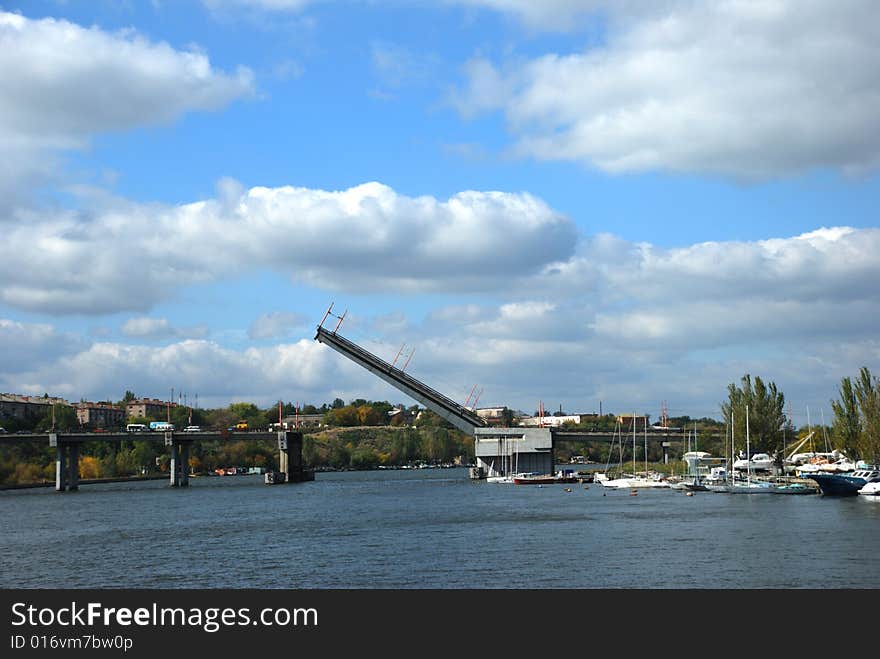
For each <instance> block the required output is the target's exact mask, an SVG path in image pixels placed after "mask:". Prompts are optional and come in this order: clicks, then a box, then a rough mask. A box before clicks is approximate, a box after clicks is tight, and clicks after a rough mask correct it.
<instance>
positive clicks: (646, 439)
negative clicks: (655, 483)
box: [644, 417, 648, 478]
mask: <svg viewBox="0 0 880 659" xmlns="http://www.w3.org/2000/svg"><path fill="white" fill-rule="evenodd" d="M644 419H645V478H647V477H648V417H644Z"/></svg>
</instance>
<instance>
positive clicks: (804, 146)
mask: <svg viewBox="0 0 880 659" xmlns="http://www.w3.org/2000/svg"><path fill="white" fill-rule="evenodd" d="M491 4H493V5H499V6H500V5H506V6H508V8H511V9H513V5H518V4H519V3H508V2H493V3H491ZM565 4H566V5H571V7H572V8H574V7H575V6H576V5H577V6H579V5H580V4H581V3H565ZM583 4H584V5H590V6H591V5H592V4H594V3H583ZM605 9H606V11H607V13H608V15H609V20H608V24H607V32H606V35H605V39H604V42H603V43H602V44H601V45H599V46H595V47H591V48H588V49H586V50H584V51H583V52H580V53H574V54H557V53H551V54H546V55H544V56H542V57H538V58H535V59H531V60H528V61H525V62H520V61H516V60H511V61H509V62H506V63H505V65H504V66H502V67H498V66H496V65H494V64H492V63H491V62H490V61H488V60H487V59H485V58H482V57H478V58H475V59H474V60H472V61H471V62H470V63H469V64H468V65H467V67H466V69H465V73H466V75H467V76H468V79H469V86H468V88H467V89H466V90H465V91H464V92H462V93H461V94H459V95H458V97H457V98H455V99H454V103H455V104H456V106H457V107H458V108H459V109H460V111H462V113H464V114H466V115H470V114H474V113H478V112H485V111H489V110H493V109H498V110H502V111H503V112H504V113H505V115H506V117H507V120H508V122H509V125H510V129H511V131H512V132H513V134H514V136H515V138H516V144H515V147H514V150H515V151H516V152H518V153H519V154H521V155H525V156H530V157H534V158H537V159H539V160H572V161H579V162H583V163H585V164H589V165H591V166H595V167H598V168H600V169H602V170H605V171H608V172H614V173H617V172H631V171H647V170H660V171H672V172H697V173H709V174H720V175H725V176H732V177H736V178H744V179H758V178H769V177H777V176H785V175H789V174H794V173H800V172H804V171H808V170H811V169H814V168H826V167H827V168H837V169H841V170H846V171H865V170H869V169H872V168H874V167H876V165H877V164H878V161H880V132H878V131H877V130H876V117H877V116H878V114H880V68H878V67H876V66H868V65H866V63H867V62H876V61H878V60H880V9H878V7H877V5H876V4H875V3H873V2H869V1H868V0H851V1H849V2H844V3H821V2H818V3H806V4H805V3H801V2H795V1H794V0H776V1H775V2H742V1H739V0H728V1H724V2H718V3H691V2H666V3H660V4H658V5H656V6H654V7H650V8H646V7H644V6H638V5H637V4H636V5H634V4H632V3H624V5H623V6H622V8H617V9H615V7H614V5H612V4H610V3H608V5H607V7H606V8H605Z"/></svg>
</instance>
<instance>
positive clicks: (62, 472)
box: [49, 433, 79, 492]
mask: <svg viewBox="0 0 880 659" xmlns="http://www.w3.org/2000/svg"><path fill="white" fill-rule="evenodd" d="M49 446H52V447H54V448H55V491H56V492H64V491H65V490H70V491H73V490H78V489H79V442H61V441H58V435H56V434H55V433H50V434H49Z"/></svg>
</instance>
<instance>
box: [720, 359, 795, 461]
mask: <svg viewBox="0 0 880 659" xmlns="http://www.w3.org/2000/svg"><path fill="white" fill-rule="evenodd" d="M740 382H741V386H739V387H738V386H736V383H730V384H729V385H728V387H727V397H728V398H727V402H726V403H722V404H721V411H722V413H723V414H724V420H725V422H726V423H728V424H730V425H731V426H732V427H733V428H734V431H735V436H736V437H738V438H740V444H741V446H745V438H746V410H748V427H749V444H750V449H751V450H752V452H753V453H779V452H780V451H781V450H782V448H783V446H782V443H783V428H784V426H785V413H784V412H783V408H784V407H785V396H784V395H783V394H782V392H780V391H778V390H777V388H776V384H775V383H774V382H770V383H769V384H764V381H763V380H762V379H761V378H760V377H758V376H755V381H754V384H753V383H752V377H751V375H749V374H746V375H744V376H743V377H742V380H741V381H740Z"/></svg>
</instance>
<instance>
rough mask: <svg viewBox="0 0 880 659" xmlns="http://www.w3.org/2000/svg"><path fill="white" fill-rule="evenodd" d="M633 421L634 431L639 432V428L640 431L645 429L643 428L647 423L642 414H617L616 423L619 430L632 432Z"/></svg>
mask: <svg viewBox="0 0 880 659" xmlns="http://www.w3.org/2000/svg"><path fill="white" fill-rule="evenodd" d="M633 419H635V428H636V430H639V429H640V428H641V429H642V430H644V429H645V426H646V425H647V423H648V418H647V417H646V416H645V415H644V414H636V415H633V414H619V415H618V416H617V423H619V424H620V427H621V428H629V429H630V430H632V429H633Z"/></svg>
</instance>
